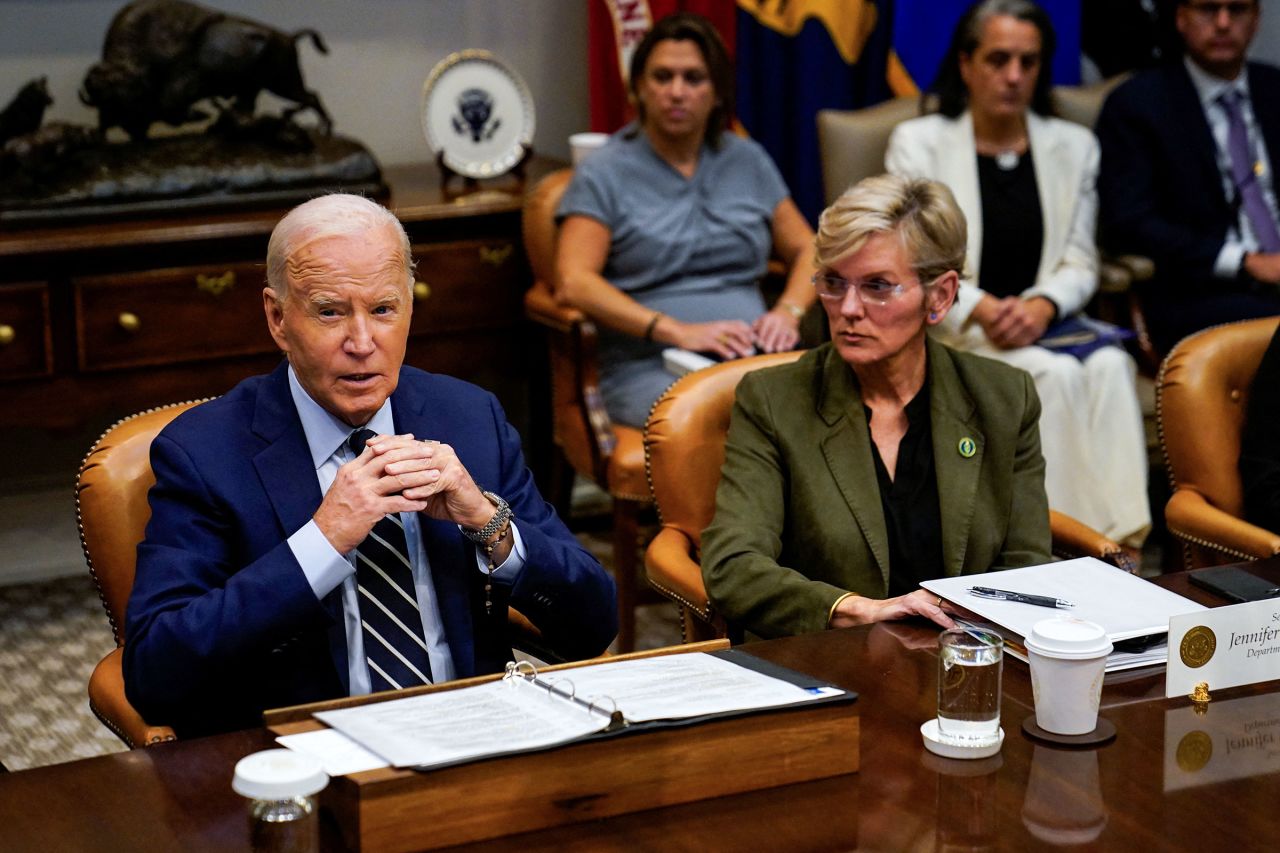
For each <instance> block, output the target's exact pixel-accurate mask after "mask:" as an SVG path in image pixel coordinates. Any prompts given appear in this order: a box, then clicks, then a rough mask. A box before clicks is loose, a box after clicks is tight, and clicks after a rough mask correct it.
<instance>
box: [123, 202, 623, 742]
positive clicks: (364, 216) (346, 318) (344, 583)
mask: <svg viewBox="0 0 1280 853" xmlns="http://www.w3.org/2000/svg"><path fill="white" fill-rule="evenodd" d="M410 258H411V256H410V251H409V242H408V238H407V237H406V236H405V233H404V230H403V229H402V228H401V226H400V224H399V222H398V221H397V220H396V219H395V217H394V216H393V215H392V214H391V213H390V212H388V211H387V210H386V209H385V208H382V207H381V206H379V205H377V204H374V203H373V202H370V201H368V200H366V199H362V198H359V197H356V196H350V195H331V196H324V197H321V198H319V199H315V200H312V201H310V202H307V203H306V204H303V205H300V206H299V207H297V208H295V209H294V210H293V211H291V212H290V213H289V214H288V215H287V216H286V217H285V218H284V219H283V220H281V222H280V223H279V224H278V225H277V226H276V229H275V231H274V232H273V234H272V237H271V243H270V246H269V247H268V253H267V282H268V287H267V288H265V289H264V291H263V303H264V307H265V310H266V317H267V325H268V327H269V329H270V331H271V334H272V336H273V338H274V339H275V341H276V343H277V344H278V345H279V347H280V349H281V350H282V351H283V352H284V354H285V355H286V357H287V361H286V362H285V363H283V364H281V366H280V367H279V368H278V369H276V370H275V371H274V372H273V373H271V374H269V375H267V376H258V377H253V378H251V379H248V380H246V381H244V382H242V383H240V384H239V385H237V386H236V387H235V388H234V389H232V391H231V392H230V393H229V394H227V395H226V396H224V397H222V398H220V399H218V400H215V401H212V402H209V403H205V404H203V405H201V406H197V407H195V408H194V409H192V410H190V411H188V412H186V413H184V414H183V415H182V416H180V417H179V418H177V419H176V420H174V422H173V423H172V424H170V425H169V426H168V427H167V428H166V429H165V430H164V431H163V432H162V433H161V434H160V435H159V436H158V437H157V438H156V440H155V442H154V443H153V445H152V451H151V459H152V467H153V469H154V471H155V475H156V485H155V486H154V488H153V489H152V490H151V493H150V495H149V500H150V503H151V508H152V517H151V521H150V523H149V524H148V526H147V532H146V537H145V539H144V541H143V542H142V544H141V545H140V546H139V548H138V568H137V579H136V581H135V583H134V588H133V594H132V596H131V598H130V601H129V608H128V619H127V626H126V642H125V654H124V674H125V687H126V692H127V695H128V697H129V700H130V701H131V702H132V703H133V704H134V706H135V707H136V708H137V709H138V710H139V711H140V712H141V713H142V715H143V717H145V718H148V719H154V720H156V721H157V722H162V723H166V724H169V725H172V726H173V727H174V728H175V729H176V730H178V732H179V733H180V734H182V735H184V736H189V735H193V734H203V733H208V732H215V731H225V730H230V729H235V728H243V727H248V726H252V725H255V724H257V723H258V722H259V721H260V715H261V712H262V711H263V710H264V709H266V708H270V707H276V706H280V705H289V704H296V703H300V702H308V701H314V700H320V699H326V698H332V697H336V696H345V695H349V694H351V695H354V694H361V693H368V692H371V691H372V692H376V691H379V690H387V689H394V688H396V687H407V686H412V685H413V684H420V683H423V682H426V681H433V682H434V681H443V680H448V679H451V678H461V677H466V676H471V675H476V674H480V673H487V672H494V671H497V670H499V669H500V668H501V667H502V665H503V664H504V663H505V661H506V660H508V659H509V656H510V654H511V644H510V642H509V641H508V639H507V629H506V626H507V624H508V619H507V608H508V604H510V605H511V606H512V607H514V608H515V609H517V610H519V611H520V612H521V613H522V614H524V615H525V616H526V617H528V618H529V620H531V621H532V622H533V623H534V625H535V626H537V628H538V629H540V631H541V633H542V640H543V641H544V642H545V643H546V644H547V645H548V646H550V647H551V648H552V649H554V650H556V651H558V652H560V653H561V654H563V655H565V656H566V657H586V656H591V655H595V654H598V653H600V652H601V651H603V650H604V648H605V647H606V646H607V645H608V643H609V641H610V640H611V639H612V638H613V636H614V634H615V632H616V629H617V615H616V599H615V591H614V586H613V582H612V581H611V580H610V578H609V577H608V575H607V574H605V573H604V571H603V569H602V568H601V567H600V565H599V563H598V562H597V561H596V560H595V559H594V558H592V557H591V556H590V555H589V554H588V553H587V552H586V551H584V550H583V549H582V548H581V546H579V545H578V543H577V541H576V540H575V539H574V537H573V536H572V535H571V534H570V533H569V531H568V530H567V528H565V526H564V524H563V523H562V522H561V521H560V520H559V518H557V517H556V515H555V512H554V511H553V510H552V509H551V508H550V506H549V505H548V504H547V503H546V502H545V501H543V500H542V498H541V496H540V495H539V494H538V492H537V489H536V488H535V486H534V484H533V482H532V478H531V477H530V475H529V471H528V469H527V468H526V467H525V464H524V460H523V457H522V454H521V451H520V440H519V437H518V436H517V435H516V433H515V431H514V430H513V429H512V428H511V426H510V425H509V424H508V423H507V422H506V419H505V417H504V415H503V413H502V410H501V408H500V407H499V405H498V402H497V400H496V399H494V397H493V396H492V395H490V394H488V393H487V392H485V391H482V390H481V389H479V388H476V387H475V386H472V385H469V384H467V383H465V382H461V381H459V380H456V379H451V378H449V377H445V376H436V375H432V374H429V373H424V372H423V371H420V370H416V369H414V368H411V367H404V366H403V365H402V362H403V360H404V353H405V347H406V343H407V339H408V333H409V321H410V313H411V311H412V296H411V290H410V288H411V287H412V282H413V273H412V261H411V259H410ZM359 428H365V431H364V432H362V433H360V434H359V435H357V436H356V437H355V439H354V440H351V439H352V434H353V433H355V432H359Z"/></svg>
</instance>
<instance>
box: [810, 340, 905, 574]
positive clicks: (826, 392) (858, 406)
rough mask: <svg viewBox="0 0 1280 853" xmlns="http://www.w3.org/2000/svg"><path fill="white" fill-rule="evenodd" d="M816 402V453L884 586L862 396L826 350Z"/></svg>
mask: <svg viewBox="0 0 1280 853" xmlns="http://www.w3.org/2000/svg"><path fill="white" fill-rule="evenodd" d="M822 372H823V376H822V398H821V399H820V400H819V401H818V411H819V414H820V415H821V417H822V419H823V421H825V422H826V424H827V431H826V434H825V435H823V436H822V441H821V443H822V455H823V458H824V459H825V460H826V462H827V467H828V469H829V470H830V471H831V478H832V480H834V481H835V484H836V488H838V489H839V490H840V494H841V496H842V497H843V498H844V500H845V503H846V504H847V505H848V507H849V511H850V512H851V513H852V514H853V518H854V521H855V522H857V524H858V527H859V529H860V530H861V531H862V538H863V539H865V540H866V543H867V547H868V548H869V549H870V551H871V554H872V556H873V557H874V558H875V561H876V567H877V568H878V569H879V570H880V577H881V578H882V580H883V581H884V584H885V586H886V588H887V587H888V584H889V531H888V529H887V528H886V527H885V521H884V507H882V506H881V505H880V490H879V488H878V487H877V481H876V468H875V461H874V459H873V457H872V456H871V454H872V452H873V449H872V447H871V435H870V432H869V430H868V427H867V414H866V412H865V411H863V408H862V395H861V394H860V393H859V392H858V386H857V384H856V383H855V382H854V380H853V371H852V370H850V369H849V366H848V365H847V364H845V363H844V360H843V359H841V358H840V354H839V353H838V352H837V351H836V349H835V348H834V347H832V348H831V349H830V350H829V351H828V352H827V358H826V363H825V364H824V365H823V371H822Z"/></svg>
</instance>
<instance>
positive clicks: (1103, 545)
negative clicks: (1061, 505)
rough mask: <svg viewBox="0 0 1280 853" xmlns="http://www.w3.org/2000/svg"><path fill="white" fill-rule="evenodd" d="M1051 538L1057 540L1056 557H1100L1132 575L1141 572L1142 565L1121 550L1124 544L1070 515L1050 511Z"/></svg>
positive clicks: (1055, 542) (1055, 546)
mask: <svg viewBox="0 0 1280 853" xmlns="http://www.w3.org/2000/svg"><path fill="white" fill-rule="evenodd" d="M1049 535H1050V537H1051V538H1052V539H1053V553H1054V555H1055V556H1058V557H1067V558H1072V557H1096V558H1097V559H1099V560H1102V561H1103V562H1104V563H1110V564H1111V565H1113V566H1115V567H1116V568H1118V569H1123V570H1124V571H1126V572H1129V573H1130V574H1136V573H1137V571H1138V566H1137V565H1136V564H1135V563H1134V561H1133V560H1132V559H1131V558H1130V557H1129V555H1128V554H1126V553H1125V551H1124V549H1123V548H1121V547H1120V543H1118V542H1116V541H1115V540H1113V539H1109V538H1107V537H1106V536H1103V535H1102V534H1101V533H1099V532H1098V531H1096V530H1094V529H1093V528H1092V527H1090V526H1089V525H1087V524H1085V523H1084V522H1082V521H1078V520H1076V519H1074V518H1072V517H1071V516H1069V515H1065V514H1063V513H1060V512H1055V511H1054V510H1049Z"/></svg>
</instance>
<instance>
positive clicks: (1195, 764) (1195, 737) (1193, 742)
mask: <svg viewBox="0 0 1280 853" xmlns="http://www.w3.org/2000/svg"><path fill="white" fill-rule="evenodd" d="M1177 758H1178V767H1179V768H1181V769H1183V770H1185V771H1187V772H1188V773H1195V772H1197V771H1199V770H1203V769H1204V766H1205V765H1206V764H1208V763H1209V759H1210V758H1213V738H1211V737H1209V736H1208V735H1207V734H1205V733H1204V732H1202V731H1194V732H1187V733H1186V734H1185V735H1183V737H1182V740H1180V741H1178V755H1177Z"/></svg>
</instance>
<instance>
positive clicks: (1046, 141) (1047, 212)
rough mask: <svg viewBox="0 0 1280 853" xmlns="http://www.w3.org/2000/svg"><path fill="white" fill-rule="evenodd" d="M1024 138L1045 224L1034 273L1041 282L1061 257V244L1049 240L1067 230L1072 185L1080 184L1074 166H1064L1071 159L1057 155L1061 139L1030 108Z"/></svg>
mask: <svg viewBox="0 0 1280 853" xmlns="http://www.w3.org/2000/svg"><path fill="white" fill-rule="evenodd" d="M1027 139H1028V144H1029V145H1030V148H1031V165H1032V168H1033V169H1034V170H1035V174H1036V189H1037V190H1038V192H1039V195H1040V218H1041V221H1042V223H1043V227H1044V230H1043V233H1042V234H1041V238H1040V239H1041V241H1042V244H1043V248H1042V249H1041V251H1040V269H1039V270H1038V271H1037V272H1036V280H1037V281H1043V280H1044V279H1045V278H1046V277H1048V275H1049V273H1051V272H1052V271H1053V266H1054V264H1056V263H1057V262H1058V258H1060V257H1062V247H1061V246H1059V245H1049V241H1050V240H1051V239H1054V238H1055V237H1057V239H1065V238H1066V236H1067V235H1068V234H1069V233H1070V228H1069V227H1068V226H1069V225H1070V222H1071V219H1070V217H1071V212H1072V210H1073V208H1074V207H1075V205H1076V204H1077V199H1076V193H1075V191H1074V190H1073V187H1076V186H1078V185H1079V178H1078V176H1077V175H1076V171H1075V170H1074V169H1070V168H1067V166H1068V165H1070V163H1071V161H1070V159H1069V158H1066V157H1060V156H1058V148H1059V146H1060V144H1061V142H1062V140H1061V138H1060V137H1058V136H1057V135H1055V134H1054V133H1053V130H1052V128H1051V127H1050V125H1049V123H1048V122H1047V121H1045V120H1044V119H1042V118H1041V117H1040V116H1038V115H1036V114H1035V113H1033V112H1030V111H1028V112H1027ZM1064 218H1065V221H1064Z"/></svg>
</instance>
